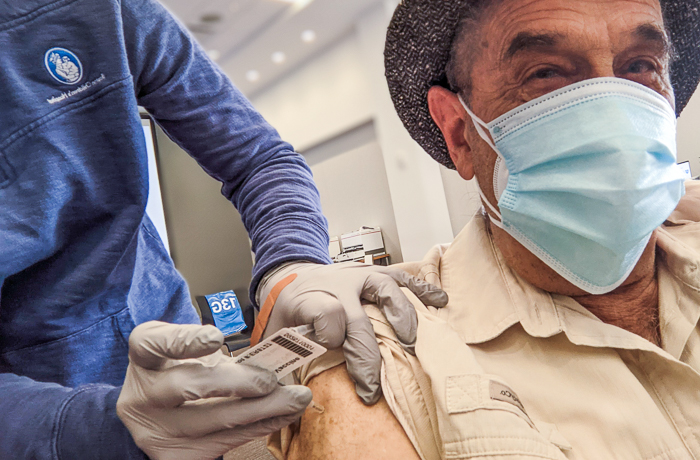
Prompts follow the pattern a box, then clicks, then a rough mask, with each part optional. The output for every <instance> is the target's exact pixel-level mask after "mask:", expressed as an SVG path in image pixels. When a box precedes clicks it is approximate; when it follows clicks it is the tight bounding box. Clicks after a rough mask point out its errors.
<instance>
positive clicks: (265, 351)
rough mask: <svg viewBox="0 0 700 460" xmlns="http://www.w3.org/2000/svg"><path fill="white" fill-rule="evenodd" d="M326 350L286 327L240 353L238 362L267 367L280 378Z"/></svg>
mask: <svg viewBox="0 0 700 460" xmlns="http://www.w3.org/2000/svg"><path fill="white" fill-rule="evenodd" d="M325 352H326V349H325V348H324V347H322V346H321V345H319V344H317V343H316V342H313V341H311V340H309V339H307V338H306V337H304V336H303V335H300V334H298V333H297V332H296V331H293V330H292V329H288V328H285V329H281V330H279V331H277V332H276V333H275V334H273V335H272V336H271V337H268V338H267V339H265V340H263V341H262V342H260V343H259V344H257V345H256V346H254V347H251V348H250V349H249V350H248V351H247V352H245V353H244V354H242V355H239V356H238V359H237V360H236V363H238V364H248V365H251V366H256V367H260V368H263V369H267V370H269V371H270V372H274V373H275V375H277V378H278V379H280V378H282V377H284V376H286V375H288V374H289V373H291V372H292V371H294V370H295V369H298V368H299V367H301V366H303V365H304V364H306V363H308V362H309V361H311V360H313V359H315V358H318V357H319V356H321V355H322V354H324V353H325Z"/></svg>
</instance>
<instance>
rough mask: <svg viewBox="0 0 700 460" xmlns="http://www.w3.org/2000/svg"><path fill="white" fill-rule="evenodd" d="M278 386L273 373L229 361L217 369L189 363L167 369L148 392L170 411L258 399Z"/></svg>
mask: <svg viewBox="0 0 700 460" xmlns="http://www.w3.org/2000/svg"><path fill="white" fill-rule="evenodd" d="M277 387H278V384H277V377H276V376H275V375H274V374H273V373H272V372H269V371H266V370H264V369H260V368H257V367H253V366H244V365H241V364H236V363H234V362H233V360H231V359H230V358H229V361H228V362H220V363H218V364H217V365H215V366H207V365H203V364H202V363H200V362H185V363H182V364H179V365H177V366H174V367H171V368H169V369H165V370H163V371H160V372H159V373H158V374H157V375H156V376H155V378H153V380H152V383H151V385H150V386H149V387H148V388H146V390H145V391H146V392H147V395H146V396H147V400H148V401H149V402H152V403H153V404H155V405H157V406H159V407H166V408H169V407H177V406H179V405H181V404H183V403H184V402H186V401H195V400H198V399H206V398H214V397H237V398H256V397H261V396H265V395H267V394H270V393H271V392H273V391H275V389H276V388H277Z"/></svg>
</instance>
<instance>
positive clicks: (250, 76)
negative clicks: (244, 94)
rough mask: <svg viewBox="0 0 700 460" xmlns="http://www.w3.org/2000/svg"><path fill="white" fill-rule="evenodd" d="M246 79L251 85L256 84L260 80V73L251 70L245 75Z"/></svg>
mask: <svg viewBox="0 0 700 460" xmlns="http://www.w3.org/2000/svg"><path fill="white" fill-rule="evenodd" d="M245 79H246V80H248V81H249V82H251V83H255V82H256V81H258V80H260V72H258V71H257V70H249V71H248V72H246V74H245Z"/></svg>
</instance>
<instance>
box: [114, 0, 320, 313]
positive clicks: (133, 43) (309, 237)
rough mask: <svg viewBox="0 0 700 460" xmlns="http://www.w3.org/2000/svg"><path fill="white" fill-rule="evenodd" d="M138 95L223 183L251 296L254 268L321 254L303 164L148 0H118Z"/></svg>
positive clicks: (314, 197) (256, 276)
mask: <svg viewBox="0 0 700 460" xmlns="http://www.w3.org/2000/svg"><path fill="white" fill-rule="evenodd" d="M122 11H123V14H122V17H123V21H124V34H125V42H126V45H127V54H128V56H129V65H130V67H131V73H132V75H135V76H137V78H136V80H135V82H134V86H135V90H136V93H137V97H138V100H139V103H140V104H141V105H142V106H143V107H145V108H146V109H147V110H148V111H149V112H150V113H151V114H152V115H153V116H154V118H155V119H156V120H157V121H158V123H159V124H160V125H161V127H163V129H164V130H165V132H166V133H167V134H168V135H169V136H170V137H171V138H172V139H173V140H174V141H175V142H176V143H177V144H178V145H180V147H182V148H183V149H184V150H185V151H187V152H188V153H189V154H190V155H192V156H193V157H194V158H195V159H196V160H197V162H198V163H199V164H200V165H201V166H202V168H204V170H206V171H207V172H208V173H209V175H211V176H212V177H214V178H215V179H217V180H218V181H220V182H222V183H223V187H222V190H221V191H222V193H223V195H224V196H225V197H226V198H227V199H229V200H230V201H231V202H232V203H233V204H234V205H235V207H236V208H237V209H238V211H239V212H240V214H241V216H242V219H243V223H244V225H245V227H246V229H247V230H248V234H249V235H250V238H251V240H252V242H253V252H255V255H256V264H255V268H254V269H253V280H252V283H251V286H250V293H251V295H250V297H251V299H252V300H253V301H254V299H255V290H256V289H257V285H258V283H259V281H260V279H261V277H262V276H263V275H264V274H265V273H266V272H267V271H268V270H269V269H271V268H272V267H274V266H276V265H278V264H280V263H282V262H286V261H289V260H307V261H311V262H317V263H324V264H327V263H330V258H329V256H328V231H327V222H326V219H325V217H324V216H323V214H322V213H321V205H320V198H319V195H318V191H317V189H316V186H315V184H314V182H313V178H312V175H311V171H310V169H309V167H308V165H307V164H306V162H305V161H304V159H303V157H301V155H299V154H297V153H295V152H294V150H293V148H292V146H291V145H289V144H288V143H286V142H283V141H282V140H281V139H280V137H279V135H278V133H277V131H276V130H275V129H274V128H272V127H271V126H270V125H269V124H268V123H267V122H266V121H265V120H264V119H263V117H262V116H261V115H260V114H259V113H258V112H257V111H255V109H254V108H253V107H252V106H251V104H250V103H249V102H248V100H247V99H246V98H245V97H244V96H243V95H242V94H241V93H240V92H239V91H238V90H237V89H236V88H235V87H234V86H233V84H232V83H231V81H230V80H229V79H228V78H227V77H226V76H225V75H224V74H223V72H222V71H221V70H220V69H219V67H218V66H216V64H214V63H213V62H212V61H211V60H210V59H209V58H208V57H207V55H206V53H205V52H204V51H203V50H202V49H201V47H200V46H199V45H197V44H196V43H195V42H194V41H193V39H192V38H191V36H190V35H189V33H188V32H187V31H186V30H184V28H183V27H182V25H181V24H180V23H178V22H177V21H176V20H175V19H174V18H172V16H170V15H169V14H168V13H167V12H166V11H165V10H164V9H163V7H162V6H161V5H159V4H158V3H156V2H154V1H152V0H122Z"/></svg>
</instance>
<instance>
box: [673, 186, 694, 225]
mask: <svg viewBox="0 0 700 460" xmlns="http://www.w3.org/2000/svg"><path fill="white" fill-rule="evenodd" d="M694 223H700V181H696V180H692V181H687V182H686V183H685V195H684V196H683V198H681V201H680V202H679V203H678V206H676V209H675V210H674V211H673V213H671V215H670V216H669V217H668V219H666V226H667V227H670V226H678V225H687V224H694Z"/></svg>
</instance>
